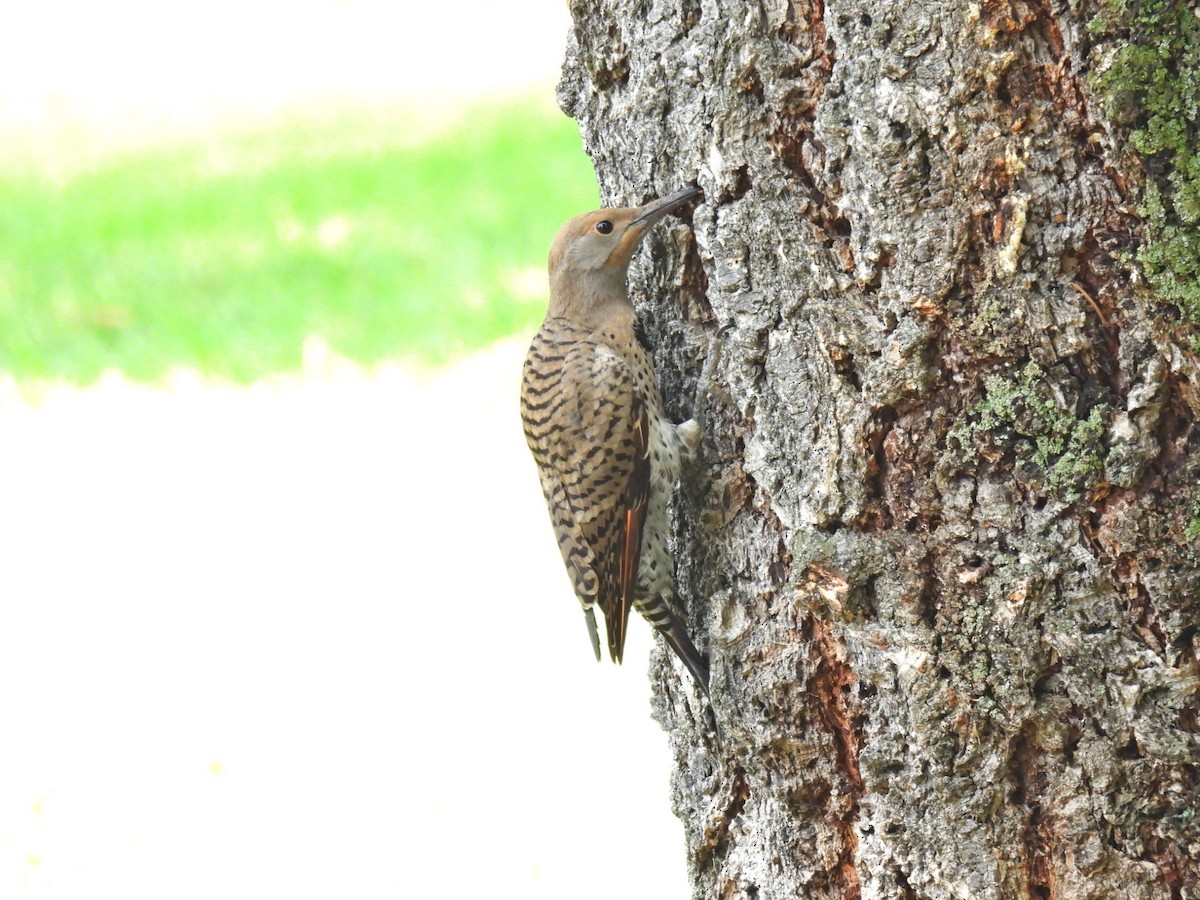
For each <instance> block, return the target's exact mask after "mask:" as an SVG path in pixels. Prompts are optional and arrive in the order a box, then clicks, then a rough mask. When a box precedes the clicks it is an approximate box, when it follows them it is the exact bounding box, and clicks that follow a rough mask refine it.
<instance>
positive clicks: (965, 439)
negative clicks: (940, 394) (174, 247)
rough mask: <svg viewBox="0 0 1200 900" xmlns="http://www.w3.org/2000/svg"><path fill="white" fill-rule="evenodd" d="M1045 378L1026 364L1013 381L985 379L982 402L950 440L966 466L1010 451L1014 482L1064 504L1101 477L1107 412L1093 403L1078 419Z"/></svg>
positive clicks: (1035, 366) (1032, 364)
mask: <svg viewBox="0 0 1200 900" xmlns="http://www.w3.org/2000/svg"><path fill="white" fill-rule="evenodd" d="M1045 376H1046V373H1045V372H1044V371H1043V369H1042V367H1041V366H1039V365H1038V364H1037V363H1035V362H1030V363H1029V364H1028V365H1026V366H1025V368H1024V369H1022V370H1021V372H1020V373H1019V374H1018V375H1017V377H1016V378H1005V377H1003V376H999V375H994V376H992V377H991V378H988V379H987V381H986V382H985V388H986V395H985V396H984V399H983V400H981V401H980V402H978V403H976V404H975V405H974V406H972V407H971V408H970V409H968V410H967V412H966V414H965V416H964V421H963V422H962V423H961V424H959V425H958V426H956V427H955V428H954V429H952V430H951V431H950V438H951V440H953V441H955V442H956V443H957V444H958V446H959V447H960V448H961V450H962V458H963V459H964V460H966V461H968V462H970V461H972V460H974V459H975V458H976V457H977V456H979V455H983V456H988V455H989V453H992V452H1004V451H1006V450H1009V449H1011V450H1013V451H1014V452H1015V454H1016V457H1017V464H1016V466H1015V467H1014V468H1015V471H1016V473H1017V477H1018V479H1020V480H1023V481H1025V482H1027V483H1029V484H1031V485H1032V486H1033V487H1035V488H1037V489H1041V490H1043V491H1045V492H1046V493H1048V494H1051V495H1053V496H1057V497H1060V498H1061V499H1063V500H1065V501H1067V502H1069V503H1070V502H1074V501H1075V500H1077V499H1079V497H1080V496H1081V495H1082V494H1083V492H1084V491H1086V490H1087V489H1088V488H1089V487H1091V486H1093V485H1094V484H1096V483H1097V482H1098V481H1099V480H1100V478H1101V476H1102V475H1103V472H1104V459H1105V455H1106V451H1105V447H1104V443H1103V438H1104V429H1105V419H1106V417H1107V415H1108V413H1109V412H1110V407H1109V406H1108V404H1106V403H1098V404H1096V405H1095V406H1093V407H1092V408H1091V409H1090V410H1088V411H1087V414H1086V415H1085V416H1083V417H1082V418H1080V417H1079V416H1077V415H1076V414H1075V412H1074V411H1072V410H1069V409H1064V408H1063V407H1062V406H1061V405H1060V403H1059V402H1058V401H1057V400H1056V399H1055V397H1054V394H1053V392H1052V391H1051V390H1050V388H1049V384H1048V382H1047V380H1046V377H1045Z"/></svg>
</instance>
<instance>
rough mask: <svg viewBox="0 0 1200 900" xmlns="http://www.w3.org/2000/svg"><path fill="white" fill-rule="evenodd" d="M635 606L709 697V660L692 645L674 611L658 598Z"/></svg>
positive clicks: (685, 629)
mask: <svg viewBox="0 0 1200 900" xmlns="http://www.w3.org/2000/svg"><path fill="white" fill-rule="evenodd" d="M635 605H636V606H637V610H638V612H640V613H641V614H642V615H643V616H644V617H645V618H646V621H648V622H649V623H650V624H651V625H653V626H654V627H655V628H656V629H658V631H659V633H660V634H661V635H662V636H663V637H664V638H666V639H667V643H668V644H670V645H671V649H672V650H674V651H675V655H676V656H678V657H679V659H680V661H681V662H682V663H683V664H684V665H685V666H687V669H688V671H689V672H691V673H692V677H693V678H695V679H696V683H697V684H698V685H700V687H701V688H703V690H704V696H705V697H707V696H708V660H707V659H705V658H704V657H703V656H701V655H700V651H699V650H697V649H696V645H695V644H693V643H692V639H691V637H689V636H688V633H687V628H686V626H684V624H683V622H682V621H681V620H680V618H679V617H678V616H677V615H675V613H674V611H673V610H672V609H671V608H670V607H669V606H668V605H667V603H666V601H665V600H664V599H663V598H662V597H656V598H653V599H650V600H647V601H645V602H644V603H641V604H635Z"/></svg>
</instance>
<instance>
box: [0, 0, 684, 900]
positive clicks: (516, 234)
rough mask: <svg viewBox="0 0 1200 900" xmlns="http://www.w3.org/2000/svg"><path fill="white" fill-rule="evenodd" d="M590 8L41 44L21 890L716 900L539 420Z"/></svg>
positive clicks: (403, 16) (19, 529)
mask: <svg viewBox="0 0 1200 900" xmlns="http://www.w3.org/2000/svg"><path fill="white" fill-rule="evenodd" d="M567 27H568V18H567V12H566V9H565V4H563V3H562V2H561V0H505V2H481V0H459V2H456V3H453V4H416V3H403V2H402V3H400V4H396V3H395V2H382V0H379V2H368V0H341V2H335V0H292V2H289V3H286V4H285V3H282V2H277V0H239V2H236V3H235V2H231V0H209V2H206V3H203V4H200V3H186V2H179V3H162V2H137V0H108V2H105V3H100V4H96V3H85V2H82V0H69V2H68V0H61V2H55V0H43V2H41V3H39V4H26V5H24V7H22V8H17V9H13V10H7V11H6V21H5V27H4V29H3V32H2V34H0V86H2V88H0V90H2V91H3V94H2V96H0V722H2V723H3V735H4V737H3V750H2V751H0V896H3V897H25V896H29V897H34V896H43V895H44V896H53V897H96V896H110V895H111V896H122V897H126V898H143V897H146V898H149V897H154V898H159V897H163V896H169V897H184V898H187V897H193V896H194V897H211V896H231V897H239V896H296V897H313V896H353V897H367V898H369V897H414V896H439V897H460V896H476V895H482V894H483V893H484V892H486V894H487V895H488V896H513V897H547V898H549V897H554V898H563V897H572V898H589V897H596V898H599V897H605V898H607V897H611V896H614V895H617V894H625V895H631V896H655V897H671V896H678V897H682V896H686V894H687V890H686V879H685V873H684V859H685V854H686V848H685V847H684V842H683V836H682V830H681V828H680V826H679V823H678V822H677V821H676V820H675V819H674V818H673V816H672V815H671V812H670V809H669V801H668V785H669V777H670V759H669V751H668V747H667V741H666V738H665V736H664V735H663V734H662V732H661V731H660V730H659V728H658V726H657V725H656V724H655V723H654V722H653V721H652V720H651V719H650V717H649V702H648V700H649V686H648V683H647V680H646V677H645V665H646V656H647V653H648V652H649V648H650V645H651V639H650V637H649V636H648V634H647V629H646V628H644V627H642V626H641V625H640V623H639V624H638V625H635V626H634V627H632V628H631V643H630V647H629V649H628V650H627V655H626V663H625V665H624V666H623V667H620V668H618V667H614V666H612V665H609V664H607V663H606V664H605V665H602V666H598V665H596V663H595V662H594V661H593V660H592V657H591V652H590V648H589V645H588V639H587V635H586V632H585V629H584V625H583V622H582V618H583V617H582V615H581V614H580V612H579V609H578V605H577V604H576V602H575V601H574V599H573V596H572V594H571V590H570V587H569V585H568V582H567V579H566V576H565V574H564V573H563V571H562V564H561V561H560V560H559V558H558V553H557V549H556V547H555V544H554V541H553V539H552V536H551V532H550V527H549V523H548V519H547V517H546V513H545V510H544V507H543V505H542V500H541V495H540V491H539V488H538V485H537V479H536V475H535V473H534V469H533V464H532V462H531V460H530V459H529V458H528V452H527V450H526V449H525V446H524V441H523V438H522V436H521V432H520V425H519V421H518V415H517V403H516V397H517V388H518V383H519V378H520V365H521V359H522V357H523V354H524V349H525V346H526V345H527V343H528V340H529V337H530V336H531V335H532V332H533V330H534V329H535V328H536V326H537V323H538V322H539V321H540V319H541V316H542V314H543V312H544V309H545V302H546V297H545V274H544V273H545V254H546V250H547V247H548V245H549V241H550V239H551V237H552V236H553V234H554V232H555V230H556V229H557V227H558V226H559V225H560V224H561V222H562V221H563V220H564V219H566V218H567V217H568V216H570V215H573V214H574V213H576V212H579V211H582V210H585V209H589V208H593V207H594V206H595V205H596V203H597V197H596V189H595V182H594V179H593V177H592V173H591V169H590V164H589V161H588V159H587V157H586V156H585V154H584V153H583V150H582V148H581V145H580V141H579V137H578V133H577V131H576V128H575V125H574V123H573V122H571V121H570V120H568V119H567V118H565V117H564V116H563V115H562V114H561V113H560V112H559V111H558V110H557V109H556V107H555V105H554V91H553V85H554V82H555V80H556V78H557V73H558V68H559V66H560V63H561V58H562V51H563V45H564V41H565V36H566V31H567Z"/></svg>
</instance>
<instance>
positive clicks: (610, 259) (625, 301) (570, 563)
mask: <svg viewBox="0 0 1200 900" xmlns="http://www.w3.org/2000/svg"><path fill="white" fill-rule="evenodd" d="M699 193H700V191H699V189H697V188H685V189H683V190H681V191H677V192H676V193H674V194H671V195H670V196H667V197H663V198H661V199H659V200H654V201H652V202H650V203H647V204H646V205H645V206H641V207H637V208H633V209H601V210H597V211H596V212H590V213H585V214H583V215H581V216H576V217H575V218H573V219H571V220H570V221H569V222H567V223H566V224H565V225H564V226H563V227H562V228H561V229H560V230H559V232H558V235H557V236H556V237H555V238H554V243H553V244H552V245H551V248H550V308H549V311H548V312H547V314H546V319H545V321H543V322H542V327H541V328H540V329H539V330H538V332H537V334H536V335H535V336H534V338H533V343H532V344H531V345H530V347H529V354H528V355H527V356H526V358H525V372H524V378H523V380H522V384H521V418H522V419H523V421H524V424H525V439H526V440H527V441H528V443H529V449H530V450H531V451H532V452H533V457H534V459H535V460H536V462H537V467H538V474H539V475H540V477H541V482H542V491H543V493H545V495H546V504H547V506H548V507H549V509H550V519H551V522H552V523H553V526H554V533H555V536H556V537H557V538H558V546H559V549H560V550H561V551H562V557H563V562H565V563H566V566H567V573H568V575H569V576H570V578H571V582H572V584H573V585H574V588H575V594H576V595H577V596H578V598H579V602H580V603H581V604H582V605H583V611H584V613H585V616H586V619H587V627H588V633H589V635H590V636H591V639H592V649H593V651H594V652H595V654H596V659H597V660H599V659H600V638H599V635H598V634H597V632H596V617H595V612H594V608H595V607H597V606H599V607H600V611H601V612H602V613H603V614H604V621H605V625H606V627H607V631H608V653H609V656H610V657H611V658H612V660H613V662H620V661H621V657H622V654H623V652H624V648H625V629H626V625H627V624H628V621H629V608H630V606H633V607H634V608H635V609H636V610H637V611H638V612H640V613H641V614H642V615H643V616H644V617H645V618H646V620H647V621H649V622H650V624H652V625H653V626H654V627H655V628H656V629H658V631H659V632H660V633H661V634H662V635H663V637H664V638H666V640H667V643H668V644H670V646H671V649H673V650H674V651H675V653H676V654H677V655H678V656H679V658H680V659H681V660H682V661H683V663H684V665H686V666H687V668H688V670H689V671H690V672H691V673H692V675H693V676H694V677H695V679H696V681H697V682H698V683H699V684H700V686H701V687H702V688H703V689H704V691H705V693H707V692H708V662H707V660H705V659H704V657H702V656H701V655H700V653H699V652H698V651H697V650H696V647H695V645H693V644H692V641H691V638H690V637H688V633H687V629H686V627H685V626H684V623H683V621H682V620H681V619H680V618H679V615H678V614H677V612H676V611H675V608H674V604H675V603H676V595H675V576H674V565H673V562H672V560H671V556H670V551H669V549H668V544H667V531H668V523H667V503H668V501H669V499H670V497H671V493H672V491H673V490H674V487H675V482H676V480H677V479H678V477H679V471H680V465H681V460H682V458H683V457H684V456H685V455H690V454H692V453H694V452H695V450H696V448H697V447H698V445H699V443H700V425H699V424H698V423H697V422H696V420H695V419H694V418H692V419H689V420H688V421H686V422H684V423H682V424H680V425H676V424H674V423H673V422H671V421H670V420H669V419H668V418H667V417H666V416H665V414H664V413H663V404H662V397H661V396H660V394H659V390H658V384H657V382H656V381H655V378H654V363H653V361H652V360H651V358H650V354H649V353H648V352H647V350H646V349H645V348H644V347H643V346H642V344H641V342H640V341H639V339H638V334H637V330H636V324H637V322H636V316H635V313H634V309H633V304H632V303H631V302H630V300H629V294H628V291H627V288H626V276H627V275H628V272H629V261H630V259H631V258H632V257H633V253H634V251H635V250H636V249H637V247H638V244H639V243H640V242H641V240H642V238H643V237H644V236H645V234H646V233H647V232H648V231H649V230H650V228H651V226H653V225H654V223H655V222H657V221H658V220H659V219H661V218H663V216H665V215H666V214H667V213H669V212H671V211H672V210H675V209H678V208H679V207H681V206H683V205H684V204H685V203H687V202H688V201H689V200H691V199H692V198H693V197H695V196H697V195H699Z"/></svg>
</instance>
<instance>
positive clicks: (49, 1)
mask: <svg viewBox="0 0 1200 900" xmlns="http://www.w3.org/2000/svg"><path fill="white" fill-rule="evenodd" d="M568 24H569V18H568V16H567V11H566V3H565V2H564V0H509V2H500V0H455V2H453V3H449V2H440V3H439V2H428V3H427V2H412V0H392V2H387V0H341V2H337V0H293V2H279V0H208V2H205V3H181V2H171V0H104V2H93V0H39V2H36V3H22V4H16V3H13V4H6V8H5V11H4V27H3V29H0V85H3V89H2V91H0V94H2V95H3V97H4V103H5V105H6V107H7V109H8V110H9V113H10V115H12V114H14V113H21V112H34V113H36V112H38V111H40V110H43V109H46V108H47V107H48V108H49V109H51V110H56V109H57V110H59V111H67V112H70V113H72V114H78V115H85V116H96V117H103V116H111V115H114V114H115V115H127V114H129V113H130V112H139V113H146V112H149V113H152V114H162V115H166V116H170V117H174V116H179V117H183V118H187V117H190V116H194V115H196V114H200V113H206V112H210V111H212V109H213V108H214V107H215V108H227V107H232V108H235V109H243V108H245V109H261V108H263V107H264V106H266V107H270V106H273V105H286V104H289V103H292V102H295V101H297V100H304V99H310V98H312V97H313V96H331V95H333V96H344V97H352V98H355V99H358V100H371V99H392V98H409V99H415V100H422V101H428V100H429V99H431V98H432V97H440V96H443V95H445V94H450V95H460V96H461V95H474V94H478V93H480V92H493V91H504V90H508V89H511V88H514V87H517V86H522V85H528V84H541V83H548V82H552V81H553V79H554V78H555V77H556V76H557V73H558V69H559V66H560V65H561V60H562V46H563V42H564V38H565V35H566V30H567V27H568Z"/></svg>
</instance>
